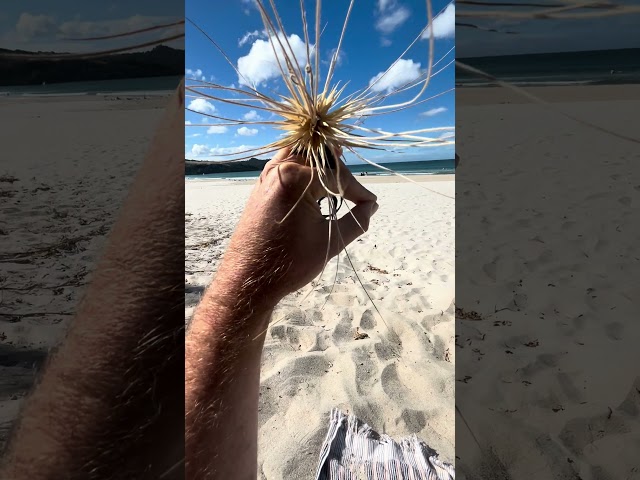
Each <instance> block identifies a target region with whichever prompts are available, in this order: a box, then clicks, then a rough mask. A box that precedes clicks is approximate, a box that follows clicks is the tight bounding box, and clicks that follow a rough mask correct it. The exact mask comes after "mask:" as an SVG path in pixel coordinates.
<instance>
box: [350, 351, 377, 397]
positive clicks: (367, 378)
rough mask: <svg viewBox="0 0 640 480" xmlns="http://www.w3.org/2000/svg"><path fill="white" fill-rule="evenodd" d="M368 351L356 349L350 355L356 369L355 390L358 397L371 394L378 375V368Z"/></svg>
mask: <svg viewBox="0 0 640 480" xmlns="http://www.w3.org/2000/svg"><path fill="white" fill-rule="evenodd" d="M369 350H370V349H369V347H365V348H356V349H355V350H353V352H352V353H351V359H352V360H353V363H354V365H355V367H356V382H355V383H356V389H357V390H358V395H362V396H366V395H369V394H370V393H371V389H372V388H373V385H374V384H375V383H376V379H377V375H378V367H377V365H376V362H374V361H373V359H372V358H371V356H370V354H369Z"/></svg>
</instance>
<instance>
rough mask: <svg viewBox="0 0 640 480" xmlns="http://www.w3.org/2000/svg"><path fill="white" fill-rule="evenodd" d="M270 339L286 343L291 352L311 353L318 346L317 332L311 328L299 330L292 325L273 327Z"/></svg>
mask: <svg viewBox="0 0 640 480" xmlns="http://www.w3.org/2000/svg"><path fill="white" fill-rule="evenodd" d="M270 333H271V338H274V339H277V340H280V341H281V342H286V343H287V344H289V345H290V346H291V347H293V350H301V351H303V352H308V351H311V350H312V349H313V348H314V347H316V346H317V344H318V332H316V331H315V329H312V328H300V327H297V326H292V325H274V326H273V327H271V332H270Z"/></svg>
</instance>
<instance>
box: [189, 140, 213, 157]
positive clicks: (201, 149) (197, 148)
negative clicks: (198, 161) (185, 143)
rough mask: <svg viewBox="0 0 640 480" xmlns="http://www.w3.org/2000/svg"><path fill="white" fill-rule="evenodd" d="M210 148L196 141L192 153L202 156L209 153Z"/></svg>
mask: <svg viewBox="0 0 640 480" xmlns="http://www.w3.org/2000/svg"><path fill="white" fill-rule="evenodd" d="M209 150H210V148H209V147H208V146H206V145H200V144H198V143H194V144H193V146H192V147H191V154H192V155H195V156H196V157H202V156H204V155H207V154H208V153H209Z"/></svg>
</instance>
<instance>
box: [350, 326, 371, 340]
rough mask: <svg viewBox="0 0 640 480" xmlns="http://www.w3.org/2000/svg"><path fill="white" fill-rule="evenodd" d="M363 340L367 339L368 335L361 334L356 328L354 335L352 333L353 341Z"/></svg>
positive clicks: (358, 328)
mask: <svg viewBox="0 0 640 480" xmlns="http://www.w3.org/2000/svg"><path fill="white" fill-rule="evenodd" d="M365 338H369V335H367V334H366V333H364V332H361V331H360V327H356V333H354V335H353V339H354V340H362V339H365Z"/></svg>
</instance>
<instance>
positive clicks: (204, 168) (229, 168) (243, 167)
mask: <svg viewBox="0 0 640 480" xmlns="http://www.w3.org/2000/svg"><path fill="white" fill-rule="evenodd" d="M268 161H269V160H259V159H257V158H251V159H249V160H242V161H239V162H237V161H236V162H207V161H199V160H185V161H184V174H185V175H209V174H213V173H231V172H261V171H262V169H263V168H264V166H265V164H266V163H267V162H268Z"/></svg>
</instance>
